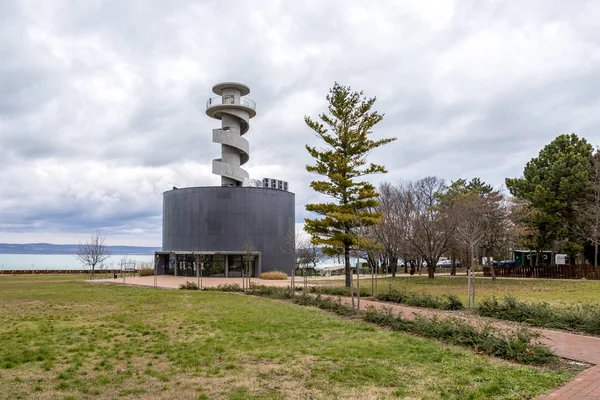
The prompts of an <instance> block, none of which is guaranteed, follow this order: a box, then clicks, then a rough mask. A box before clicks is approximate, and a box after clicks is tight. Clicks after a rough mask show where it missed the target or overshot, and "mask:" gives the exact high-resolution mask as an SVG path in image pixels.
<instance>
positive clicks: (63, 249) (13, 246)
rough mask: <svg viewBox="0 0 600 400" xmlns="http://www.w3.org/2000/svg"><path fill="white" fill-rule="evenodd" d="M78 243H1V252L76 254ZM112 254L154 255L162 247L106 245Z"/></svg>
mask: <svg viewBox="0 0 600 400" xmlns="http://www.w3.org/2000/svg"><path fill="white" fill-rule="evenodd" d="M77 247H79V245H77V244H50V243H25V244H18V243H0V254H75V252H76V251H77ZM106 247H107V248H108V251H109V252H110V254H119V255H125V254H127V255H153V254H154V252H155V251H159V250H160V247H142V246H106Z"/></svg>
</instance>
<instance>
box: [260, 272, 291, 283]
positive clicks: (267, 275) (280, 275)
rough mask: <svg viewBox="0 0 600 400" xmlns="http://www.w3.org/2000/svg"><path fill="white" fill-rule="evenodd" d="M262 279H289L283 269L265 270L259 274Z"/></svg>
mask: <svg viewBox="0 0 600 400" xmlns="http://www.w3.org/2000/svg"><path fill="white" fill-rule="evenodd" d="M258 277H259V278H260V279H267V280H271V281H284V280H287V278H288V276H287V274H286V273H285V272H281V271H269V272H263V273H262V274H260V275H259V276H258Z"/></svg>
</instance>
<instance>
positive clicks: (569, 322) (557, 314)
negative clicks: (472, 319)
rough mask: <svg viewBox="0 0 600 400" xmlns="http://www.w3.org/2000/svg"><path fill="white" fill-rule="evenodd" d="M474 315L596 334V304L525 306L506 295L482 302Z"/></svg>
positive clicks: (599, 325)
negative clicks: (501, 298)
mask: <svg viewBox="0 0 600 400" xmlns="http://www.w3.org/2000/svg"><path fill="white" fill-rule="evenodd" d="M477 313H478V314H479V315H482V316H486V317H492V318H498V319H504V320H508V321H517V322H526V323H528V324H530V325H533V326H539V327H543V328H551V329H563V330H568V331H574V332H583V333H587V334H592V335H600V308H599V307H598V305H591V304H582V305H575V306H563V307H556V306H551V305H550V304H548V303H525V302H521V301H518V300H517V299H515V298H514V297H511V296H507V297H504V299H503V300H501V301H498V299H496V298H495V297H492V298H487V299H484V300H483V301H482V302H481V303H480V304H479V306H478V307H477Z"/></svg>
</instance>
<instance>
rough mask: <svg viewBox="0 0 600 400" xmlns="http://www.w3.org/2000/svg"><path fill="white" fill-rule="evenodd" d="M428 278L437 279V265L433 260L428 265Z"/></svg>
mask: <svg viewBox="0 0 600 400" xmlns="http://www.w3.org/2000/svg"><path fill="white" fill-rule="evenodd" d="M427 277H428V278H430V279H433V278H435V263H434V262H433V259H432V260H429V265H427Z"/></svg>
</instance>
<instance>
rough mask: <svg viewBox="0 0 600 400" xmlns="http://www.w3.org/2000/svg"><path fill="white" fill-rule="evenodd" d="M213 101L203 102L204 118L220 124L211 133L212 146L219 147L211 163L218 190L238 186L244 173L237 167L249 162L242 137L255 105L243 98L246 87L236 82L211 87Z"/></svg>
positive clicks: (247, 148)
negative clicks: (217, 177)
mask: <svg viewBox="0 0 600 400" xmlns="http://www.w3.org/2000/svg"><path fill="white" fill-rule="evenodd" d="M212 90H213V93H214V94H216V95H218V96H219V97H213V98H210V99H208V101H207V102H206V115H208V116H209V117H211V118H214V119H219V120H221V128H219V129H213V142H214V143H220V144H221V158H217V159H214V160H213V162H212V171H213V174H216V175H220V176H221V186H241V185H242V182H243V180H244V179H245V178H248V172H246V170H244V169H242V168H241V166H242V165H244V164H245V163H247V162H248V159H249V158H250V145H249V144H248V141H247V140H246V139H245V138H244V137H243V135H244V134H245V133H246V132H248V129H250V119H251V118H253V117H254V116H256V104H255V103H254V101H252V100H251V99H249V98H247V97H244V96H246V95H247V94H249V93H250V88H248V86H246V85H244V84H241V83H237V82H223V83H219V84H217V85H215V86H214V87H213V88H212Z"/></svg>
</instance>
